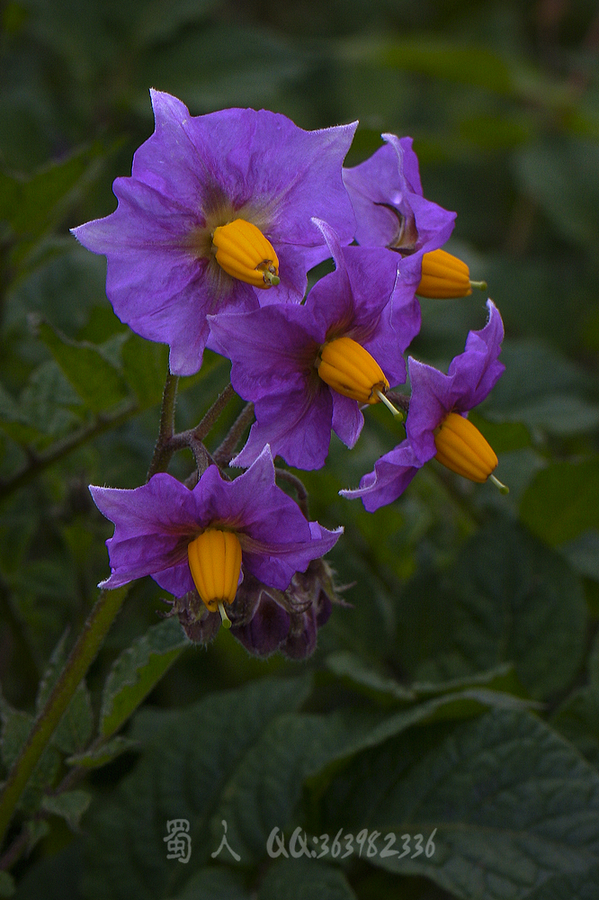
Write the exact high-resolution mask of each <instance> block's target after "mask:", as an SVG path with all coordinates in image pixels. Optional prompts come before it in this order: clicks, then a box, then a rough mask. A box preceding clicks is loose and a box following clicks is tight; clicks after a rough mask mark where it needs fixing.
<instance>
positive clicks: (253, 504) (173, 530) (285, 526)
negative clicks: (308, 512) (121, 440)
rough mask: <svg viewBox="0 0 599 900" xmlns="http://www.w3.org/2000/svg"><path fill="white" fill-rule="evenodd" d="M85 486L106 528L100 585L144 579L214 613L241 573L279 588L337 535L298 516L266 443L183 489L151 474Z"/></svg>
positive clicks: (326, 548) (231, 594)
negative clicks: (228, 471)
mask: <svg viewBox="0 0 599 900" xmlns="http://www.w3.org/2000/svg"><path fill="white" fill-rule="evenodd" d="M90 491H91V493H92V496H93V499H94V502H95V503H96V506H97V507H98V509H99V510H100V512H101V513H102V514H103V515H105V516H106V517H107V518H108V519H110V520H111V521H112V522H114V525H115V530H114V535H113V537H112V538H109V540H108V541H107V542H106V545H107V547H108V552H109V556H110V566H111V575H110V577H109V578H107V579H106V580H105V581H104V582H102V584H101V585H100V586H101V587H105V588H116V587H119V586H120V585H123V584H127V583H128V582H129V581H133V580H134V579H136V578H141V577H142V576H143V575H151V577H152V578H153V579H154V581H156V582H157V583H158V584H159V585H160V587H162V588H164V590H166V591H169V593H171V594H173V595H174V596H175V597H183V596H184V595H186V594H187V593H189V592H191V591H196V590H197V593H198V594H199V596H200V598H201V600H202V601H203V604H204V605H205V607H206V608H207V609H208V610H210V611H211V612H215V611H217V609H219V610H220V612H221V615H223V613H224V604H230V603H232V602H233V600H234V599H235V595H236V593H237V588H238V584H239V579H240V577H243V574H244V572H248V573H250V574H251V575H253V576H255V577H256V578H258V579H259V580H260V581H262V582H264V584H266V585H269V586H270V587H273V588H276V589H278V590H281V591H284V590H285V589H286V588H287V587H288V586H289V583H290V582H291V579H292V578H293V576H294V574H295V573H296V572H298V571H300V572H303V571H305V570H306V568H307V567H308V565H309V563H310V562H311V560H314V559H317V558H319V557H321V556H322V555H323V554H325V553H327V552H328V551H329V550H330V549H331V547H333V546H334V544H335V543H336V542H337V540H338V538H339V536H340V534H341V531H342V529H339V530H337V531H328V530H327V529H326V528H323V527H322V526H321V525H319V524H318V522H308V521H307V519H306V518H305V517H304V516H303V514H302V512H301V511H300V509H299V507H298V506H297V504H296V503H295V502H294V501H293V500H292V499H291V498H290V497H289V496H288V495H287V494H286V493H285V492H284V491H282V490H281V489H280V488H279V487H278V486H277V485H276V483H275V471H274V465H273V461H272V455H271V453H270V449H269V448H268V447H265V448H264V449H263V452H262V453H261V454H260V456H259V457H258V459H257V460H256V462H255V463H254V465H253V466H251V467H250V468H249V469H248V470H247V471H246V472H244V473H243V474H242V475H240V476H239V477H238V478H236V479H235V480H234V481H226V480H225V479H224V478H223V477H222V476H221V474H220V472H219V469H218V467H217V466H214V465H213V466H210V467H209V468H208V469H207V470H206V471H205V472H204V473H203V475H202V476H201V478H200V479H199V481H198V483H197V484H196V486H195V487H194V489H193V490H189V489H188V488H187V487H185V485H184V484H182V483H181V482H180V481H177V479H176V478H173V477H172V476H171V475H168V474H166V473H160V474H157V475H154V476H153V477H152V478H151V479H150V481H149V482H148V483H147V484H145V485H142V486H141V487H138V488H134V489H133V490H120V489H117V488H103V487H94V486H92V487H90ZM223 621H225V624H226V623H227V621H228V620H227V619H226V618H225V616H223Z"/></svg>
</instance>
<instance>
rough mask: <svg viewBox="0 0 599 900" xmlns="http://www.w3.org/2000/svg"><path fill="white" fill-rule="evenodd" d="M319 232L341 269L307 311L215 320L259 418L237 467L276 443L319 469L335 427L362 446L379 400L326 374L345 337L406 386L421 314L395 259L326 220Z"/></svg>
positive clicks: (235, 378)
mask: <svg viewBox="0 0 599 900" xmlns="http://www.w3.org/2000/svg"><path fill="white" fill-rule="evenodd" d="M319 227H320V228H321V230H322V232H323V234H324V236H325V238H326V240H327V243H328V245H329V247H330V251H331V254H332V256H333V258H334V260H335V265H336V270H335V271H334V272H331V273H330V274H328V275H326V276H324V277H323V278H321V279H320V281H318V282H317V283H316V285H315V286H314V287H313V288H312V290H311V291H310V293H309V295H308V297H307V299H306V303H305V304H304V305H302V306H292V305H286V306H268V307H262V308H261V309H258V310H255V311H254V312H249V313H246V314H242V315H231V316H219V318H218V320H216V319H215V320H211V323H210V324H211V328H212V332H213V336H214V339H215V341H216V343H215V347H216V349H218V350H219V352H221V353H224V355H225V356H227V357H229V359H231V361H232V367H231V382H232V384H233V387H234V388H235V390H236V391H237V393H238V394H240V395H241V396H242V397H243V398H244V399H246V400H252V401H253V402H254V409H255V415H256V422H255V423H254V425H253V426H252V430H251V432H250V436H249V440H248V442H247V444H246V445H245V447H244V448H243V450H242V451H241V453H240V454H239V455H238V456H237V457H236V459H235V460H233V465H240V466H247V465H249V464H250V463H251V462H253V460H254V459H256V457H257V456H258V454H259V453H260V452H261V450H262V447H263V446H264V444H265V443H268V444H270V446H271V449H272V452H273V455H274V456H276V455H277V454H280V455H281V456H282V457H283V458H284V459H285V460H286V462H287V463H288V464H289V465H291V466H297V467H298V468H302V469H317V468H320V467H321V466H322V465H323V464H324V461H325V459H326V456H327V453H328V447H329V442H330V438H331V429H332V430H333V431H334V432H335V433H336V434H337V435H338V437H339V438H340V439H341V440H342V441H343V442H344V443H345V444H346V445H347V446H348V447H353V445H354V444H355V443H356V441H357V439H358V437H359V435H360V431H361V429H362V425H363V422H364V419H363V416H362V413H361V411H360V406H361V405H362V404H363V403H367V402H373V401H372V400H368V399H364V400H362V403H360V402H358V401H357V400H356V399H353V398H352V397H351V396H349V395H348V396H346V395H343V394H341V393H339V392H338V390H336V389H333V388H332V387H330V385H329V383H326V382H325V381H324V380H323V377H322V375H319V365H320V364H321V363H320V359H321V356H322V355H323V347H324V346H325V345H328V346H332V344H333V343H334V342H335V341H336V340H337V339H340V338H349V339H351V341H352V342H355V344H358V345H360V347H361V348H363V349H364V350H365V351H367V354H366V356H368V355H369V354H370V357H371V358H373V360H374V361H376V363H375V365H376V364H378V367H380V370H382V371H381V377H382V378H386V379H387V381H388V382H389V383H390V384H393V385H396V384H401V383H403V382H404V381H405V377H406V367H405V361H404V358H403V351H404V350H405V349H406V347H407V346H408V344H409V343H410V341H411V340H412V338H413V337H414V335H415V334H417V332H418V329H419V327H420V309H419V306H418V302H417V300H416V299H415V296H414V291H413V289H412V288H411V287H407V286H406V285H404V284H403V283H402V282H401V280H400V279H399V278H398V276H397V258H396V256H395V254H393V253H390V252H389V251H386V250H382V249H367V248H362V247H344V248H342V247H341V246H340V244H339V241H338V240H337V238H336V236H335V234H334V232H333V230H332V229H331V228H330V227H329V226H328V225H327V224H326V223H324V222H320V223H319ZM355 344H354V345H353V346H354V349H355ZM380 370H379V371H380ZM388 386H389V385H388V384H387V387H388Z"/></svg>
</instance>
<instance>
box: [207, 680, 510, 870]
mask: <svg viewBox="0 0 599 900" xmlns="http://www.w3.org/2000/svg"><path fill="white" fill-rule="evenodd" d="M495 705H497V706H520V705H521V702H520V701H518V700H517V699H516V698H513V697H510V696H509V695H505V694H501V693H499V692H494V691H489V690H487V691H485V690H483V689H472V690H465V691H456V692H455V693H451V694H445V695H443V696H441V697H436V698H434V699H431V700H428V701H426V702H424V703H421V704H417V705H413V706H410V707H409V708H408V709H402V710H401V711H399V712H396V713H394V714H391V715H384V714H382V713H381V712H380V711H378V710H377V711H374V710H355V709H347V710H338V711H336V712H334V713H332V714H329V715H326V716H324V715H308V714H304V715H299V714H289V715H286V716H281V717H280V718H279V719H276V720H275V721H274V722H271V723H270V725H269V726H268V727H267V728H266V729H265V731H264V734H263V735H262V737H261V738H260V739H259V740H258V741H257V742H256V744H255V746H253V747H251V748H250V749H249V750H248V752H247V754H246V757H245V759H243V760H242V761H241V762H240V765H239V767H238V769H237V771H236V772H235V773H234V775H233V776H232V778H231V782H230V784H229V785H228V790H227V792H226V793H225V794H224V796H223V798H222V800H221V802H220V804H219V806H218V808H217V810H216V812H215V814H214V816H213V821H212V831H213V835H214V838H213V840H214V842H215V843H217V842H218V840H219V837H220V835H222V822H223V821H226V822H227V827H228V830H227V835H228V839H229V841H230V844H231V846H232V847H233V848H234V849H235V851H236V853H237V854H238V855H239V856H240V857H241V863H245V864H248V863H250V862H254V863H257V862H259V861H260V860H261V859H262V858H263V857H264V854H265V848H266V847H267V844H268V839H269V835H270V834H271V832H272V830H273V829H275V828H278V829H279V830H281V831H282V830H283V829H286V828H287V827H288V826H289V823H290V821H291V819H292V816H293V814H294V812H295V810H296V807H297V805H298V803H299V799H300V796H301V791H302V785H303V784H304V782H307V783H308V784H309V785H310V788H311V790H312V791H313V792H314V793H315V794H318V793H320V792H321V791H322V790H323V788H324V786H325V785H326V784H327V783H328V781H329V780H330V777H331V774H332V773H333V772H335V771H336V770H337V769H338V768H339V766H340V765H341V764H342V763H345V762H347V761H348V760H349V759H351V757H352V756H355V755H356V754H357V753H359V752H361V751H363V750H364V749H366V748H371V747H376V746H378V745H379V744H381V743H383V742H385V741H387V740H389V739H390V738H392V737H394V736H396V735H397V734H399V733H401V732H402V731H405V730H407V729H409V728H411V727H413V726H415V725H422V724H424V723H425V722H434V721H438V720H447V719H453V718H469V717H471V716H477V715H480V714H481V713H482V712H484V711H486V710H487V709H489V708H490V707H493V706H495Z"/></svg>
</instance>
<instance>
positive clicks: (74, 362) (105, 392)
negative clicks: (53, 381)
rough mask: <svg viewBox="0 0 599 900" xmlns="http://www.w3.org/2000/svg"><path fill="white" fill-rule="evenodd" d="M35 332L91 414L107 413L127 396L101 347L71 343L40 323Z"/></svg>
mask: <svg viewBox="0 0 599 900" xmlns="http://www.w3.org/2000/svg"><path fill="white" fill-rule="evenodd" d="M38 331H39V335H40V337H41V339H42V340H43V342H44V343H45V344H46V346H47V347H48V349H49V350H50V352H51V353H52V356H53V357H54V359H55V360H56V362H57V364H58V365H59V366H60V368H61V370H62V372H63V373H64V375H65V376H66V378H67V379H68V380H69V382H70V383H71V385H72V386H73V387H74V389H75V390H76V391H77V393H78V394H79V396H80V397H81V399H82V400H83V401H84V402H85V403H86V404H87V405H88V406H89V408H90V409H91V410H92V411H93V412H95V413H98V412H101V411H102V410H106V409H109V408H110V407H112V406H115V405H116V404H117V403H120V402H121V401H122V400H124V399H125V398H126V397H127V396H128V391H127V387H126V384H125V381H124V379H123V375H122V372H121V371H119V369H118V368H117V367H116V366H115V365H114V363H113V362H111V361H110V360H109V358H108V356H107V355H106V353H105V352H104V351H103V350H102V347H101V346H96V345H94V344H90V343H88V342H87V341H74V340H71V339H70V338H67V337H66V336H65V335H63V334H60V332H58V331H56V330H55V329H54V328H52V326H51V325H49V324H48V323H47V322H43V321H42V322H39V324H38Z"/></svg>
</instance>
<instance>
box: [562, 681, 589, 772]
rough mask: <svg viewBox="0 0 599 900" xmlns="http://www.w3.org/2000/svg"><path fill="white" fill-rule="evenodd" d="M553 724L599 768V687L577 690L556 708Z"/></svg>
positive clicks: (586, 686) (586, 687) (587, 686)
mask: <svg viewBox="0 0 599 900" xmlns="http://www.w3.org/2000/svg"><path fill="white" fill-rule="evenodd" d="M551 724H552V725H553V727H554V728H555V729H556V730H557V731H559V732H560V734H563V735H564V737H565V738H567V739H568V740H569V741H570V742H571V743H572V744H574V746H575V747H577V748H578V750H579V751H580V752H581V753H582V755H583V756H584V757H586V759H588V761H589V762H590V763H592V764H593V765H594V766H595V767H596V768H599V687H598V686H597V685H596V684H590V685H585V686H584V687H581V688H578V690H576V691H574V693H573V694H571V696H570V697H568V698H567V699H566V700H564V702H563V703H561V704H560V706H559V707H558V708H557V709H556V711H555V712H554V714H553V715H552V717H551Z"/></svg>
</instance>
